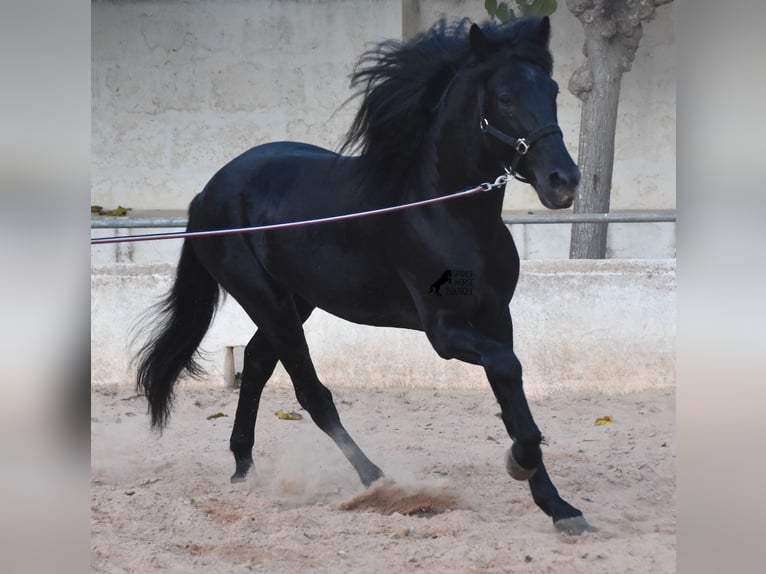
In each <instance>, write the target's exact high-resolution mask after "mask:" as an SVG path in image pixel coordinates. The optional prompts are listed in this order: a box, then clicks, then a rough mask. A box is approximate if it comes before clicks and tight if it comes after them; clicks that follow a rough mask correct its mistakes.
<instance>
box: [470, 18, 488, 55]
mask: <svg viewBox="0 0 766 574" xmlns="http://www.w3.org/2000/svg"><path fill="white" fill-rule="evenodd" d="M468 41H469V42H470V44H471V52H473V55H474V56H476V59H477V60H479V61H480V62H483V61H484V60H486V59H487V58H488V57H489V53H490V48H489V40H488V39H487V37H486V36H485V35H484V32H482V31H481V28H479V26H478V25H477V24H472V25H471V29H470V30H469V32H468Z"/></svg>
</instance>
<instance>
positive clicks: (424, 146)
mask: <svg viewBox="0 0 766 574" xmlns="http://www.w3.org/2000/svg"><path fill="white" fill-rule="evenodd" d="M538 23H539V20H538V19H536V18H525V19H521V20H518V21H516V22H514V23H513V24H512V25H506V26H503V25H497V24H494V23H491V22H486V23H484V24H482V25H481V29H482V32H483V33H484V35H485V37H486V38H487V39H488V40H489V45H490V47H491V49H492V54H493V55H492V56H490V57H489V58H487V59H486V60H484V61H481V60H480V59H479V58H477V57H476V56H475V55H474V54H473V53H472V51H471V48H470V43H469V38H468V31H469V28H470V24H471V22H470V21H469V20H468V19H463V20H460V21H458V22H456V23H453V24H447V22H446V20H445V19H441V20H440V21H439V22H437V23H436V24H435V25H434V26H433V27H431V28H430V29H429V30H427V31H425V32H422V33H421V34H419V35H417V36H416V37H415V38H413V39H412V40H410V41H408V42H400V41H396V40H387V41H384V42H381V43H379V44H377V45H376V46H375V47H373V48H372V49H370V50H368V51H366V52H365V53H363V54H362V56H361V57H360V58H359V60H358V61H357V64H356V66H355V68H354V71H353V73H352V74H351V87H352V89H356V90H357V91H356V93H355V94H354V95H353V96H352V97H351V98H350V100H349V101H351V100H354V99H356V98H359V97H361V98H362V101H361V104H360V107H359V111H358V112H357V114H356V117H355V119H354V121H353V123H352V125H351V127H350V129H349V131H348V133H347V134H346V137H345V139H344V141H343V144H342V146H341V153H344V154H348V153H358V154H360V160H361V161H362V162H363V163H364V164H365V165H364V170H363V171H364V172H365V173H366V174H367V178H368V181H371V182H373V185H374V187H375V188H376V189H377V190H378V192H383V193H386V192H385V191H384V190H386V189H388V191H389V193H386V195H387V196H389V197H390V194H391V193H393V194H396V191H395V189H394V188H396V189H404V188H405V187H407V186H408V185H413V184H414V185H418V186H422V185H429V184H433V183H434V181H433V180H434V179H435V175H436V171H435V170H436V165H435V164H436V157H435V143H436V140H437V138H438V134H439V131H440V130H439V128H440V119H441V117H442V115H443V114H440V112H441V111H442V108H443V107H444V103H445V100H446V96H447V95H448V92H449V88H450V86H451V85H452V82H453V81H454V80H455V79H456V77H458V76H460V77H461V78H467V79H477V80H479V81H480V80H481V79H482V78H483V76H484V75H486V74H488V73H489V72H490V71H491V70H492V69H494V68H495V67H497V66H498V65H500V64H501V63H502V61H503V60H504V59H506V58H509V57H516V58H519V59H523V60H525V61H529V62H532V63H534V64H536V65H539V66H541V67H543V68H544V69H545V70H546V71H547V72H548V73H549V74H550V73H551V70H552V67H553V62H552V58H551V55H550V52H549V51H548V50H547V48H545V47H543V46H541V45H539V44H538V43H535V42H534V41H531V40H530V38H529V36H530V31H531V30H532V29H534V28H535V26H536V25H537V24H538ZM476 87H478V84H477V86H476ZM466 113H467V114H468V112H466ZM365 187H368V186H365Z"/></svg>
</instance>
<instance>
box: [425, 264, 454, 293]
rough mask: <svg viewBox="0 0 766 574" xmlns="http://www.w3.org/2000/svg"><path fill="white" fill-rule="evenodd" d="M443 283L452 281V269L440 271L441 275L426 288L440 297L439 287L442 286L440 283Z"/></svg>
mask: <svg viewBox="0 0 766 574" xmlns="http://www.w3.org/2000/svg"><path fill="white" fill-rule="evenodd" d="M445 283H452V271H450V270H449V269H447V270H446V271H445V272H444V273H442V276H441V277H439V278H438V279H437V280H436V281H434V282H433V283H431V286H430V287H429V288H428V292H429V293H434V294H435V295H438V296H439V297H441V293H439V289H441V288H442V285H444V284H445Z"/></svg>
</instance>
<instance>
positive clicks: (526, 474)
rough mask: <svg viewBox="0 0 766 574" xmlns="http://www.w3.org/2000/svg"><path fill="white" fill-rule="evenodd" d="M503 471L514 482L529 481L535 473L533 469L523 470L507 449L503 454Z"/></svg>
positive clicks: (535, 470)
mask: <svg viewBox="0 0 766 574" xmlns="http://www.w3.org/2000/svg"><path fill="white" fill-rule="evenodd" d="M505 470H507V471H508V474H510V475H511V478H514V479H516V480H529V479H530V478H532V477H533V476H534V475H535V472H537V467H535V468H524V467H523V466H521V465H520V464H519V463H518V462H517V461H516V459H515V458H514V456H513V453H512V452H511V449H510V448H509V449H508V450H507V451H506V453H505Z"/></svg>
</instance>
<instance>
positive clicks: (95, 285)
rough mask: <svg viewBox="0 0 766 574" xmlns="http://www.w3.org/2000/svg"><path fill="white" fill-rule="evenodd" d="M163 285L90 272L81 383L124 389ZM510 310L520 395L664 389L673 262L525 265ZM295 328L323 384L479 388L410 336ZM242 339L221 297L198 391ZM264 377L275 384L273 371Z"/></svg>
mask: <svg viewBox="0 0 766 574" xmlns="http://www.w3.org/2000/svg"><path fill="white" fill-rule="evenodd" d="M173 277H174V269H173V267H172V266H169V265H155V266H138V265H132V264H118V265H109V266H98V267H96V268H94V270H93V273H92V276H91V290H92V291H91V293H92V296H91V350H92V351H91V352H92V361H91V380H92V383H93V384H96V385H99V384H133V380H134V373H133V371H132V370H131V369H130V368H129V366H128V363H129V352H128V339H129V332H130V328H131V326H132V325H133V324H134V323H135V321H136V318H137V317H139V315H140V314H141V313H142V312H143V311H144V310H145V309H146V308H147V307H148V306H149V305H150V304H151V303H153V302H154V301H155V300H156V298H157V297H158V296H159V295H161V294H162V293H163V292H164V291H166V290H167V289H168V288H169V287H170V285H171V283H172V280H173ZM126 294H129V296H126ZM511 311H512V315H513V318H514V331H515V339H516V342H515V347H516V351H517V353H518V355H519V357H520V359H521V361H522V364H523V365H524V373H525V375H524V378H525V387H526V389H527V392H528V394H529V395H530V396H545V395H548V394H551V393H555V392H557V391H560V390H565V389H594V390H598V391H601V392H627V391H632V390H640V389H645V388H650V387H664V386H670V385H673V384H674V383H675V360H674V355H675V351H674V347H675V261H673V260H666V261H646V260H636V261H625V260H622V261H618V260H605V261H568V260H564V261H525V262H523V263H522V271H521V279H520V282H519V286H518V290H517V294H516V296H515V297H514V300H513V302H512V304H511ZM305 329H306V335H307V339H308V342H309V347H310V349H311V351H312V356H313V358H314V362H315V364H316V366H317V371H318V373H319V375H320V377H321V378H322V379H323V380H324V381H325V382H326V383H327V384H328V386H330V387H333V386H356V387H390V386H399V387H427V388H437V389H438V388H464V389H487V390H488V389H489V386H488V383H487V382H486V378H485V376H484V373H483V371H482V369H481V368H479V367H475V366H471V365H465V364H463V363H459V362H457V361H445V360H442V359H441V358H439V357H438V356H437V355H436V353H435V352H434V351H433V350H432V348H431V347H430V345H429V343H428V341H427V339H426V338H425V336H424V335H423V334H422V333H418V332H412V331H405V330H399V329H384V328H373V327H365V326H360V325H354V324H352V323H347V322H345V321H342V320H340V319H337V318H335V317H333V316H331V315H328V314H326V313H323V312H321V311H315V312H314V314H313V315H312V316H311V318H310V319H309V320H308V321H307V323H306V327H305ZM253 332H254V327H253V325H252V323H251V322H250V320H249V319H248V318H247V316H246V315H244V313H243V311H242V310H241V309H240V308H239V306H238V305H237V304H236V302H235V301H234V300H233V299H232V298H230V297H229V298H227V299H226V302H225V304H224V305H223V307H222V308H221V310H220V311H219V313H218V315H217V317H216V319H215V321H214V324H213V326H212V328H211V330H210V331H209V333H208V335H207V336H206V338H205V340H204V341H203V343H202V349H203V350H204V351H205V352H206V355H207V357H208V360H207V361H206V362H205V365H206V368H207V369H208V373H209V376H208V377H206V378H205V379H204V380H203V381H202V384H208V385H210V384H212V385H222V384H225V383H226V382H227V379H229V378H230V377H231V374H232V373H233V366H232V364H231V362H230V361H231V359H232V357H231V351H230V348H233V347H238V346H243V345H245V344H246V343H247V341H248V340H249V339H250V337H251V336H252V333H253ZM274 381H275V382H276V384H286V383H287V378H286V375H285V374H284V372H283V371H282V370H281V367H280V368H278V371H277V373H276V374H275V379H274ZM189 383H190V382H188V381H187V382H185V383H184V384H189Z"/></svg>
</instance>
